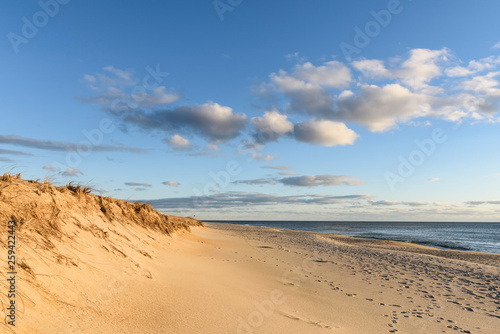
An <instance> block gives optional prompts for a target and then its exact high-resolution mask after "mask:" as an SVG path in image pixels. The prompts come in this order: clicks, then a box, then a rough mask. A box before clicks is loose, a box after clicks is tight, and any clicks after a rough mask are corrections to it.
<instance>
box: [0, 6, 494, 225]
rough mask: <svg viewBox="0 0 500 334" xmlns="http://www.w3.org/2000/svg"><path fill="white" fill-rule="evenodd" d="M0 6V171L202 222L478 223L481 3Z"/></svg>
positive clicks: (484, 60)
mask: <svg viewBox="0 0 500 334" xmlns="http://www.w3.org/2000/svg"><path fill="white" fill-rule="evenodd" d="M0 12H1V13H2V14H1V15H2V20H0V31H1V32H2V36H3V37H2V39H1V42H0V57H1V59H2V61H1V62H0V73H2V76H1V79H0V89H1V91H2V92H3V94H2V98H1V99H0V110H2V122H1V124H0V166H1V169H2V171H3V172H6V171H9V170H12V171H13V172H21V173H22V174H23V176H24V177H25V178H32V179H44V178H46V177H48V178H50V179H51V180H52V181H53V182H54V183H56V184H66V183H68V182H70V181H73V182H80V183H82V184H87V183H88V184H90V185H93V186H94V187H95V189H96V190H95V192H97V193H101V194H103V195H106V196H113V197H117V198H122V199H129V200H134V201H135V200H141V201H146V200H147V201H150V202H151V203H152V204H153V205H154V206H155V207H156V208H158V209H159V210H161V211H163V212H166V213H170V214H177V215H196V217H198V218H202V219H294V220H426V221H442V220H443V221H498V218H499V216H500V194H499V192H498V189H499V186H500V155H499V154H498V142H499V139H500V134H499V131H498V130H499V126H500V124H499V121H500V118H499V114H498V102H499V100H500V87H499V82H498V80H499V79H498V78H499V76H500V35H499V34H498V31H500V23H498V19H497V16H498V13H499V12H500V4H499V3H498V2H495V1H483V2H481V5H480V6H478V5H477V4H475V3H472V2H469V1H453V2H451V1H440V2H432V1H410V0H402V1H395V0H390V1H387V0H386V1H326V0H318V1H314V2H311V1H298V0H287V1H272V2H270V1H260V0H254V1H246V0H243V1H239V0H232V1H228V0H221V1H210V0H206V1H199V0H197V1H194V0H191V1H182V2H180V1H175V2H174V1H148V2H139V1H104V2H98V1H77V0H42V1H23V2H20V1H4V2H2V3H1V4H0Z"/></svg>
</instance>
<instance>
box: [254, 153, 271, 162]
mask: <svg viewBox="0 0 500 334" xmlns="http://www.w3.org/2000/svg"><path fill="white" fill-rule="evenodd" d="M250 156H251V157H252V159H256V160H260V161H273V160H274V157H273V156H272V155H270V154H267V155H263V154H262V153H256V152H253V153H252V154H251V155H250Z"/></svg>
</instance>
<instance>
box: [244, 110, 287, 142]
mask: <svg viewBox="0 0 500 334" xmlns="http://www.w3.org/2000/svg"><path fill="white" fill-rule="evenodd" d="M252 126H253V127H254V128H255V130H256V132H255V134H254V140H255V142H256V143H257V144H265V143H268V142H272V141H276V140H278V139H279V138H280V137H281V136H283V135H285V134H287V133H291V132H293V123H292V122H290V121H288V119H287V116H286V115H282V114H280V113H278V112H277V111H266V112H265V113H264V116H263V117H253V118H252Z"/></svg>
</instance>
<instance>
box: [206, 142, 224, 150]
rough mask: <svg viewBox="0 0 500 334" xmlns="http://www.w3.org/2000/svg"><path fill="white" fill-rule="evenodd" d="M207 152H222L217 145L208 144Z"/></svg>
mask: <svg viewBox="0 0 500 334" xmlns="http://www.w3.org/2000/svg"><path fill="white" fill-rule="evenodd" d="M207 150H211V151H215V152H220V151H221V148H220V147H219V146H217V145H215V144H210V143H209V144H207Z"/></svg>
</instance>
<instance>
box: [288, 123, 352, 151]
mask: <svg viewBox="0 0 500 334" xmlns="http://www.w3.org/2000/svg"><path fill="white" fill-rule="evenodd" d="M294 134H295V139H296V140H298V141H302V142H306V143H309V144H315V145H321V146H337V145H352V144H354V142H355V141H356V139H357V138H358V135H357V134H356V132H354V131H353V130H351V129H349V128H348V127H347V126H346V125H345V124H344V123H339V122H332V121H327V120H311V121H307V122H299V123H297V124H296V125H295V133H294Z"/></svg>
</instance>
